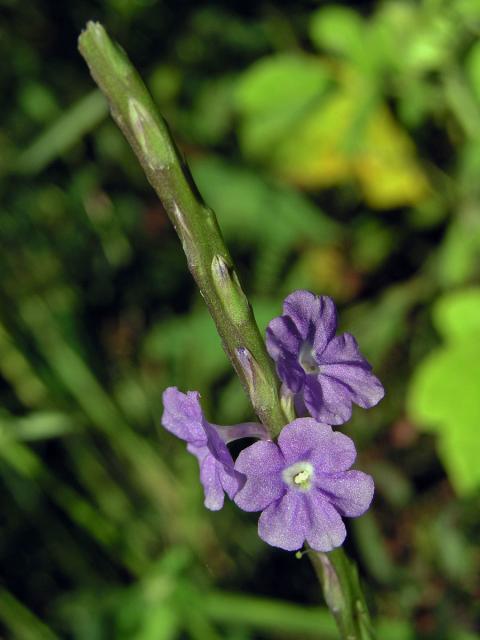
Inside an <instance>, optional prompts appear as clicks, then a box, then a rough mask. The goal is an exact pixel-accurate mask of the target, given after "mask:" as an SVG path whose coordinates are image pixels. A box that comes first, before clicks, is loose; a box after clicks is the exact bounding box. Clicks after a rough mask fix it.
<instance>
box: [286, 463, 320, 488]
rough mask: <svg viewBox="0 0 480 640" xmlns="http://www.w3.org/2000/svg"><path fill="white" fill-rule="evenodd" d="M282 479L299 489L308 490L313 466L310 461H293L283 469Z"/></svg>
mask: <svg viewBox="0 0 480 640" xmlns="http://www.w3.org/2000/svg"><path fill="white" fill-rule="evenodd" d="M282 477H283V481H284V482H285V484H288V485H289V486H290V487H293V488H294V489H297V490H299V491H308V490H309V489H310V487H311V485H312V480H313V466H312V465H311V464H310V462H307V461H306V460H305V461H301V462H295V464H292V465H290V466H289V467H287V468H286V469H284V470H283V473H282Z"/></svg>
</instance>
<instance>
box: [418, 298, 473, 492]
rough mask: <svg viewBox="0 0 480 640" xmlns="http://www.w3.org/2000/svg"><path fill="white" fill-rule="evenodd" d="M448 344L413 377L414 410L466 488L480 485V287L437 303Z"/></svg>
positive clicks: (459, 483) (452, 473) (437, 318)
mask: <svg viewBox="0 0 480 640" xmlns="http://www.w3.org/2000/svg"><path fill="white" fill-rule="evenodd" d="M434 318H435V321H436V324H437V326H438V328H439V330H440V331H441V332H442V333H444V335H445V336H446V337H447V345H446V346H443V347H440V348H438V349H436V350H435V351H433V352H432V353H431V354H430V355H429V356H428V357H427V358H426V359H425V360H423V361H422V362H421V363H420V365H419V367H418V368H417V370H416V371H415V374H414V376H413V378H412V380H411V382H410V389H409V407H410V412H411V415H412V416H413V418H414V419H416V420H417V421H418V422H419V423H420V425H421V426H422V428H424V429H426V430H433V431H434V432H436V433H438V437H439V440H438V448H439V453H440V456H441V458H442V460H443V462H444V464H445V467H446V470H447V472H448V474H449V477H450V480H451V482H452V483H453V485H454V487H455V489H456V490H457V491H458V492H459V493H462V494H466V493H469V492H471V491H473V490H475V489H476V488H477V487H478V486H479V485H480V467H479V466H478V457H479V456H480V441H479V439H478V434H477V430H478V424H479V423H480V403H479V402H478V389H479V381H480V341H479V339H478V337H479V335H480V332H479V322H480V289H471V290H467V291H462V292H457V293H454V294H451V295H450V296H445V297H443V298H440V299H439V301H438V302H437V304H436V306H435V309H434Z"/></svg>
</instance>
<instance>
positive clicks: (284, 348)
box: [267, 316, 302, 360]
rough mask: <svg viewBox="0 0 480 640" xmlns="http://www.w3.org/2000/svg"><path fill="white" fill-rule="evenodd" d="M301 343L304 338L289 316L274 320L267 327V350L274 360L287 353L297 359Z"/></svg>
mask: <svg viewBox="0 0 480 640" xmlns="http://www.w3.org/2000/svg"><path fill="white" fill-rule="evenodd" d="M301 342H302V336H301V335H300V334H299V332H298V330H297V327H296V326H295V323H294V322H293V320H292V319H291V318H290V317H288V316H278V317H277V318H274V319H273V320H272V321H271V322H270V324H269V325H268V327H267V350H268V353H269V354H270V356H271V357H272V358H273V359H274V360H276V359H277V358H278V357H279V356H280V355H281V354H287V353H290V354H292V356H293V357H294V358H296V356H297V353H298V352H299V351H300V346H301Z"/></svg>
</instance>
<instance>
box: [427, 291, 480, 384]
mask: <svg viewBox="0 0 480 640" xmlns="http://www.w3.org/2000/svg"><path fill="white" fill-rule="evenodd" d="M433 318H434V321H435V326H436V327H437V329H438V331H439V332H440V333H441V334H442V335H443V337H444V338H445V339H446V340H448V341H449V342H454V343H456V342H457V341H459V340H464V339H465V340H469V341H470V340H472V339H473V336H474V335H476V336H478V337H480V287H472V288H470V289H462V290H461V291H456V292H454V293H450V294H448V295H446V296H443V297H442V298H440V300H439V301H438V302H437V304H436V305H435V308H434V315H433ZM479 382H480V381H479Z"/></svg>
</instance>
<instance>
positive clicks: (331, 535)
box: [235, 418, 374, 551]
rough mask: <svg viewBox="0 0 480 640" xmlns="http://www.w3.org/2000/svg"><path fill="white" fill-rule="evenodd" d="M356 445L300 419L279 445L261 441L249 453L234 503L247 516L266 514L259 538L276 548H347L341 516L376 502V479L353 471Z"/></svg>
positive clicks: (239, 464)
mask: <svg viewBox="0 0 480 640" xmlns="http://www.w3.org/2000/svg"><path fill="white" fill-rule="evenodd" d="M355 457H356V451H355V445H354V444H353V442H352V440H351V439H350V438H348V437H347V436H346V435H344V434H343V433H339V432H334V431H333V430H332V428H331V427H330V426H328V425H326V424H321V423H318V422H316V421H315V420H313V419H312V418H299V419H297V420H294V421H293V422H291V423H290V424H288V425H287V426H286V427H285V428H284V429H283V430H282V432H281V433H280V436H279V438H278V445H277V444H275V443H274V442H271V441H260V442H256V443H255V444H252V445H251V446H249V447H247V448H246V449H244V450H243V451H242V452H241V453H240V455H239V456H238V458H237V461H236V463H235V469H236V470H237V471H239V472H240V473H242V474H245V476H246V478H247V479H246V482H245V484H244V486H243V488H242V489H241V490H240V491H239V492H238V493H237V495H236V496H235V502H236V503H237V505H238V506H239V507H240V508H241V509H243V510H244V511H263V513H262V514H261V516H260V519H259V521H258V535H259V536H260V537H261V538H262V540H265V542H268V544H271V545H272V546H274V547H280V548H281V549H286V550H287V551H295V550H297V549H300V548H301V547H302V545H303V543H304V542H305V541H307V542H308V544H309V545H310V546H311V547H312V548H313V549H315V550H316V551H331V550H332V549H333V548H335V547H338V546H340V545H341V544H342V542H343V541H344V539H345V535H346V531H345V526H344V524H343V521H342V518H341V516H349V517H355V516H360V515H362V513H364V512H365V511H366V510H367V509H368V507H369V506H370V503H371V501H372V497H373V489H374V487H373V479H372V478H371V476H369V475H367V474H366V473H362V472H361V471H352V470H350V471H348V469H349V468H350V467H351V465H352V464H353V462H354V460H355Z"/></svg>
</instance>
